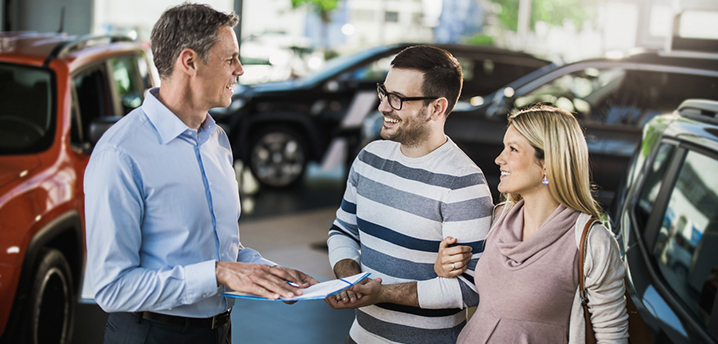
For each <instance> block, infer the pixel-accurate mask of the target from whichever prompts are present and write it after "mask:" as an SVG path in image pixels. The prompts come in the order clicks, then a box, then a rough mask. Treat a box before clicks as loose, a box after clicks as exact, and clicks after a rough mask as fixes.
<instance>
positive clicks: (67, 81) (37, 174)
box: [0, 32, 153, 343]
mask: <svg viewBox="0 0 718 344" xmlns="http://www.w3.org/2000/svg"><path fill="white" fill-rule="evenodd" d="M148 67H149V64H148V61H147V59H146V57H145V55H144V52H143V51H142V50H141V49H140V48H139V47H138V45H137V44H135V43H133V42H130V41H129V40H128V39H126V38H122V37H73V36H67V35H64V34H54V33H53V34H38V33H26V32H25V33H10V32H2V33H0V109H2V110H0V300H2V301H1V302H0V341H2V342H4V343H67V342H69V341H70V338H71V337H72V322H73V313H74V309H75V302H76V300H77V299H78V297H79V296H80V288H81V286H82V282H83V267H84V264H85V245H84V242H85V234H84V193H83V190H82V184H83V174H84V171H85V166H86V165H87V161H88V159H89V158H90V151H91V150H92V146H93V144H94V143H95V142H96V141H97V140H98V139H99V136H100V135H101V134H102V132H103V131H104V130H105V129H106V128H107V127H109V125H111V124H112V123H113V122H114V121H116V120H117V119H118V118H120V117H121V116H123V115H124V114H125V113H127V112H128V111H130V110H131V109H133V108H134V107H137V106H139V105H140V104H141V103H142V99H143V95H144V90H145V89H146V88H147V87H150V86H152V84H153V83H152V79H151V78H150V76H149V75H148V73H147V71H148V70H149V69H148Z"/></svg>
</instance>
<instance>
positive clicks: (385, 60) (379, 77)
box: [351, 54, 396, 83]
mask: <svg viewBox="0 0 718 344" xmlns="http://www.w3.org/2000/svg"><path fill="white" fill-rule="evenodd" d="M395 56H396V54H394V55H390V56H386V57H382V58H380V59H378V60H374V61H372V62H371V63H369V64H368V65H366V66H363V67H361V68H359V69H357V70H355V71H354V72H353V73H352V74H351V79H352V80H354V81H359V82H370V83H376V82H384V80H385V79H386V75H387V74H388V73H389V69H391V61H392V60H393V59H394V57H395Z"/></svg>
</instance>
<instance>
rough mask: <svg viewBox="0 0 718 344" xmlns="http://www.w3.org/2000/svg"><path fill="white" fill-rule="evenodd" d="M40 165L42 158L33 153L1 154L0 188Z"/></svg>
mask: <svg viewBox="0 0 718 344" xmlns="http://www.w3.org/2000/svg"><path fill="white" fill-rule="evenodd" d="M39 166H40V159H38V158H37V157H36V156H32V155H24V156H23V155H6V156H0V188H2V187H4V186H5V185H7V184H9V183H11V182H12V181H14V180H17V179H20V178H22V177H24V176H25V175H27V174H29V173H30V172H32V170H34V169H36V168H38V167H39Z"/></svg>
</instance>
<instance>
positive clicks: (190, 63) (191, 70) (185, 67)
mask: <svg viewBox="0 0 718 344" xmlns="http://www.w3.org/2000/svg"><path fill="white" fill-rule="evenodd" d="M199 58H200V57H199V54H197V52H196V51H194V50H192V49H190V48H185V49H182V51H180V53H179V56H177V61H176V62H175V65H176V66H175V67H179V69H180V70H181V71H182V72H183V73H185V74H187V75H188V76H195V75H196V74H197V64H198V63H199Z"/></svg>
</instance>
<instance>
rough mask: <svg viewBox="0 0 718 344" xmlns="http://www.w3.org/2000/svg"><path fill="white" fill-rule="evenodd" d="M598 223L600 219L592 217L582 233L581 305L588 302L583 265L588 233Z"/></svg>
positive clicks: (579, 281)
mask: <svg viewBox="0 0 718 344" xmlns="http://www.w3.org/2000/svg"><path fill="white" fill-rule="evenodd" d="M596 222H598V219H596V218H595V217H592V218H590V219H589V220H588V222H586V226H585V227H583V233H581V246H580V247H579V248H578V277H579V279H578V286H579V289H578V290H579V296H581V303H584V302H586V303H587V302H588V300H587V299H586V297H585V296H586V295H585V293H586V288H585V287H586V286H585V285H584V280H585V279H586V277H585V276H584V275H583V264H584V260H585V259H586V244H587V243H588V232H589V231H590V230H591V227H592V226H593V224H594V223H596Z"/></svg>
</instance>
